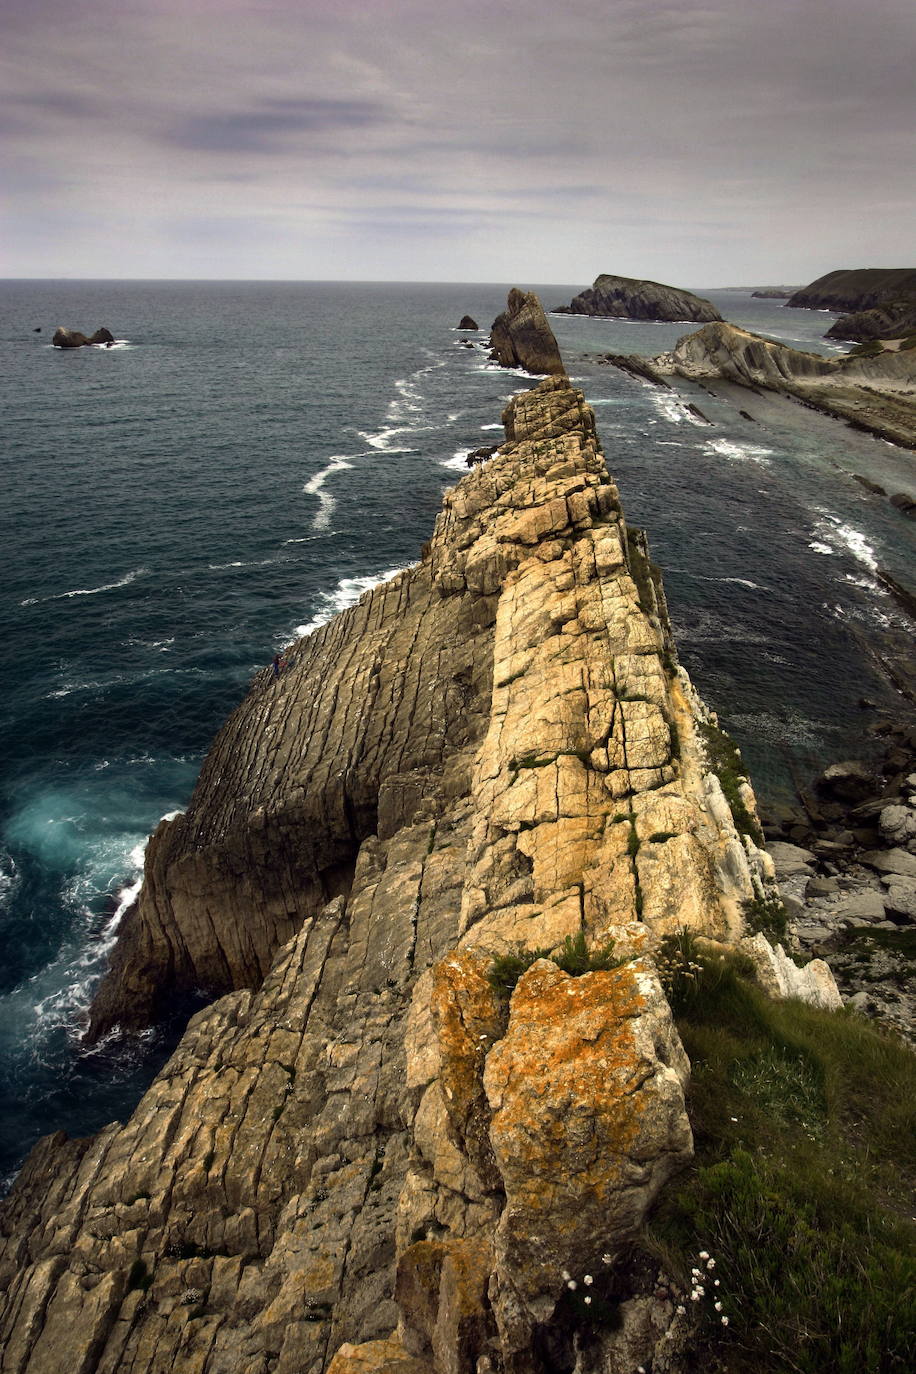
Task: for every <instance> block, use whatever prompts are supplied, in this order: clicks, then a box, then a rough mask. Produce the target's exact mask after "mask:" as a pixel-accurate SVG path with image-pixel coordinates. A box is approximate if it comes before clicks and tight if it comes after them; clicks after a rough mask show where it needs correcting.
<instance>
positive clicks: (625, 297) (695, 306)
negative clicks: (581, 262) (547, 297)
mask: <svg viewBox="0 0 916 1374" xmlns="http://www.w3.org/2000/svg"><path fill="white" fill-rule="evenodd" d="M556 313H557V314H561V315H598V316H602V317H606V318H612V319H624V320H699V321H701V322H703V323H706V322H708V321H710V320H721V318H722V316H721V315H720V314H719V312H718V310H717V309H716V307H715V306H714V305H713V303H712V301H708V300H706V299H705V298H704V297H703V296H695V295H694V294H693V292H692V291H684V290H682V289H680V288H679V287H676V286H664V285H663V284H662V283H661V282H657V281H643V280H641V279H640V278H638V277H615V276H611V275H610V274H608V273H602V275H601V276H600V277H596V278H595V281H594V284H593V285H592V286H591V287H589V288H588V289H587V290H585V291H582V292H580V294H579V295H578V296H574V297H573V299H572V300H571V301H570V303H569V305H562V306H557V307H556Z"/></svg>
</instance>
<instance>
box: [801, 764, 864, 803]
mask: <svg viewBox="0 0 916 1374" xmlns="http://www.w3.org/2000/svg"><path fill="white" fill-rule="evenodd" d="M814 786H815V788H816V789H817V791H818V793H819V794H820V796H822V797H829V798H830V799H831V800H839V801H848V802H861V801H864V800H865V798H866V797H872V796H874V795H875V793H876V792H877V791H878V779H877V778H876V777H875V774H874V772H873V770H872V769H871V768H869V767H868V766H867V765H866V764H864V763H860V762H859V761H858V760H856V759H853V760H850V761H848V762H845V763H832V764H831V765H830V767H829V768H825V769H824V772H823V773H822V774H821V776H820V777H819V778H818V779H817V781H816V782H815V784H814Z"/></svg>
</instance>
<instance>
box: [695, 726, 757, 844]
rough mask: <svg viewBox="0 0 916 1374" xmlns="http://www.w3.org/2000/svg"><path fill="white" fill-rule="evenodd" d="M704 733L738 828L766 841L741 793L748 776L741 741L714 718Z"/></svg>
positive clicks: (709, 756) (710, 759)
mask: <svg viewBox="0 0 916 1374" xmlns="http://www.w3.org/2000/svg"><path fill="white" fill-rule="evenodd" d="M700 735H701V737H702V739H703V743H704V745H705V748H706V756H707V758H708V759H709V765H710V767H711V768H712V770H713V772H714V773H715V774H716V776H717V777H718V779H719V782H720V784H721V787H722V792H723V794H724V796H725V800H726V801H727V802H728V805H729V807H730V809H731V813H732V818H733V819H734V822H735V829H736V830H737V831H738V832H739V834H741V835H749V836H750V837H751V839H752V840H753V841H754V843H755V844H758V845H759V844H763V832H762V831H761V829H760V826H759V825H758V823H757V821H756V820H755V819H754V817H753V815H752V814H751V812H750V811H749V810H748V809H747V805H746V804H745V801H744V798H743V797H742V795H741V784H742V783H743V782H747V780H748V777H747V771H746V769H745V767H744V764H743V763H742V761H741V755H740V754H739V752H738V747H737V745H736V744H735V742H734V740H732V739H731V737H730V736H729V735H727V734H726V733H725V731H724V730H720V729H719V727H718V725H713V724H712V722H711V721H707V722H705V723H704V724H702V725H701V726H700Z"/></svg>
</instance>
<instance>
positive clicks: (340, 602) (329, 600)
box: [293, 564, 410, 639]
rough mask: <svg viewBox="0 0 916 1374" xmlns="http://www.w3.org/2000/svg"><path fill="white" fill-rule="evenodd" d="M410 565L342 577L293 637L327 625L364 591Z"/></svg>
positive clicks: (294, 632) (298, 637)
mask: <svg viewBox="0 0 916 1374" xmlns="http://www.w3.org/2000/svg"><path fill="white" fill-rule="evenodd" d="M409 566H410V564H406V565H405V566H404V567H399V568H389V569H388V570H387V571H386V572H381V573H370V574H368V575H367V576H364V577H342V578H341V579H340V581H339V582H338V584H337V586H336V587H335V588H334V590H333V591H332V592H322V593H321V596H320V597H319V599H318V610H317V611H316V612H315V615H314V616H313V617H312V619H311V620H309V621H308V622H307V623H306V624H305V625H297V627H296V629H295V630H294V631H293V637H294V638H295V639H303V638H304V637H305V636H306V635H310V634H311V633H312V631H313V630H317V629H318V628H319V627H320V626H321V625H326V624H327V622H328V621H329V620H332V619H333V618H334V616H335V615H338V614H339V613H340V612H341V611H345V610H347V609H348V607H350V606H355V605H356V603H357V601H358V600H359V599H360V597H361V596H362V595H363V593H364V592H369V591H371V590H372V588H373V587H379V586H381V584H382V583H383V582H388V581H389V580H390V579H391V578H392V577H397V575H398V573H401V572H404V571H405V567H409Z"/></svg>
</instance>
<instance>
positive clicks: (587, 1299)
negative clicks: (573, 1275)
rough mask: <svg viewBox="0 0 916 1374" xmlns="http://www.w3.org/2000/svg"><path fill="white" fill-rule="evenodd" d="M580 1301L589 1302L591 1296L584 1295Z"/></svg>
mask: <svg viewBox="0 0 916 1374" xmlns="http://www.w3.org/2000/svg"><path fill="white" fill-rule="evenodd" d="M582 1301H583V1302H585V1303H589V1302H591V1298H589V1297H587V1296H586V1297H584V1298H583V1299H582Z"/></svg>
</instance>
